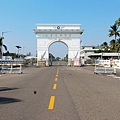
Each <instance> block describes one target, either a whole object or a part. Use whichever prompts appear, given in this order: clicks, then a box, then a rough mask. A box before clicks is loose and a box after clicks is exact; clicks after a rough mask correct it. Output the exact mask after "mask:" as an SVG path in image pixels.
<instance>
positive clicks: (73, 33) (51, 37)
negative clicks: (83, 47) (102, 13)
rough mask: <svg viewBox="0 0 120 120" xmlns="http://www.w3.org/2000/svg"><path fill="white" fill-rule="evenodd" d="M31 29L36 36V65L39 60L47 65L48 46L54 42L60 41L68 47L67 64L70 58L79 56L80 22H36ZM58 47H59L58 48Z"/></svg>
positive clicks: (81, 31) (69, 63)
mask: <svg viewBox="0 0 120 120" xmlns="http://www.w3.org/2000/svg"><path fill="white" fill-rule="evenodd" d="M36 26H37V28H36V29H33V31H34V33H35V35H36V38H37V65H38V62H39V61H40V60H45V61H46V63H45V64H46V66H49V47H50V46H51V44H53V43H54V42H58V41H59V42H62V43H64V44H66V45H67V47H68V65H71V60H73V59H74V58H78V59H79V58H80V35H81V34H82V33H83V31H84V30H83V29H81V28H80V26H81V25H80V24H37V25H36ZM58 49H59V48H58Z"/></svg>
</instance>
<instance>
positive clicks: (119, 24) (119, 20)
mask: <svg viewBox="0 0 120 120" xmlns="http://www.w3.org/2000/svg"><path fill="white" fill-rule="evenodd" d="M115 24H116V25H117V26H120V18H118V20H116V21H115Z"/></svg>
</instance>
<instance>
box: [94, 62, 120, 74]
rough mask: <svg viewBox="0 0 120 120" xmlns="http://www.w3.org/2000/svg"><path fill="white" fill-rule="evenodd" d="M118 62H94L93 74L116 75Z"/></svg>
mask: <svg viewBox="0 0 120 120" xmlns="http://www.w3.org/2000/svg"><path fill="white" fill-rule="evenodd" d="M116 68H120V60H96V61H95V69H94V73H116Z"/></svg>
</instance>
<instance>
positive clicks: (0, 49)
mask: <svg viewBox="0 0 120 120" xmlns="http://www.w3.org/2000/svg"><path fill="white" fill-rule="evenodd" d="M3 39H4V37H0V59H2V46H3V47H4V48H5V50H6V51H7V46H6V45H4V44H3V42H2V40H3Z"/></svg>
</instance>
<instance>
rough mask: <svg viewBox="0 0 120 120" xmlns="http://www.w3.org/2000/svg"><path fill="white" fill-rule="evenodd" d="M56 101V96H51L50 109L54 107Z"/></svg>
mask: <svg viewBox="0 0 120 120" xmlns="http://www.w3.org/2000/svg"><path fill="white" fill-rule="evenodd" d="M54 103H55V96H51V98H50V102H49V106H48V109H49V110H52V109H54Z"/></svg>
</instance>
